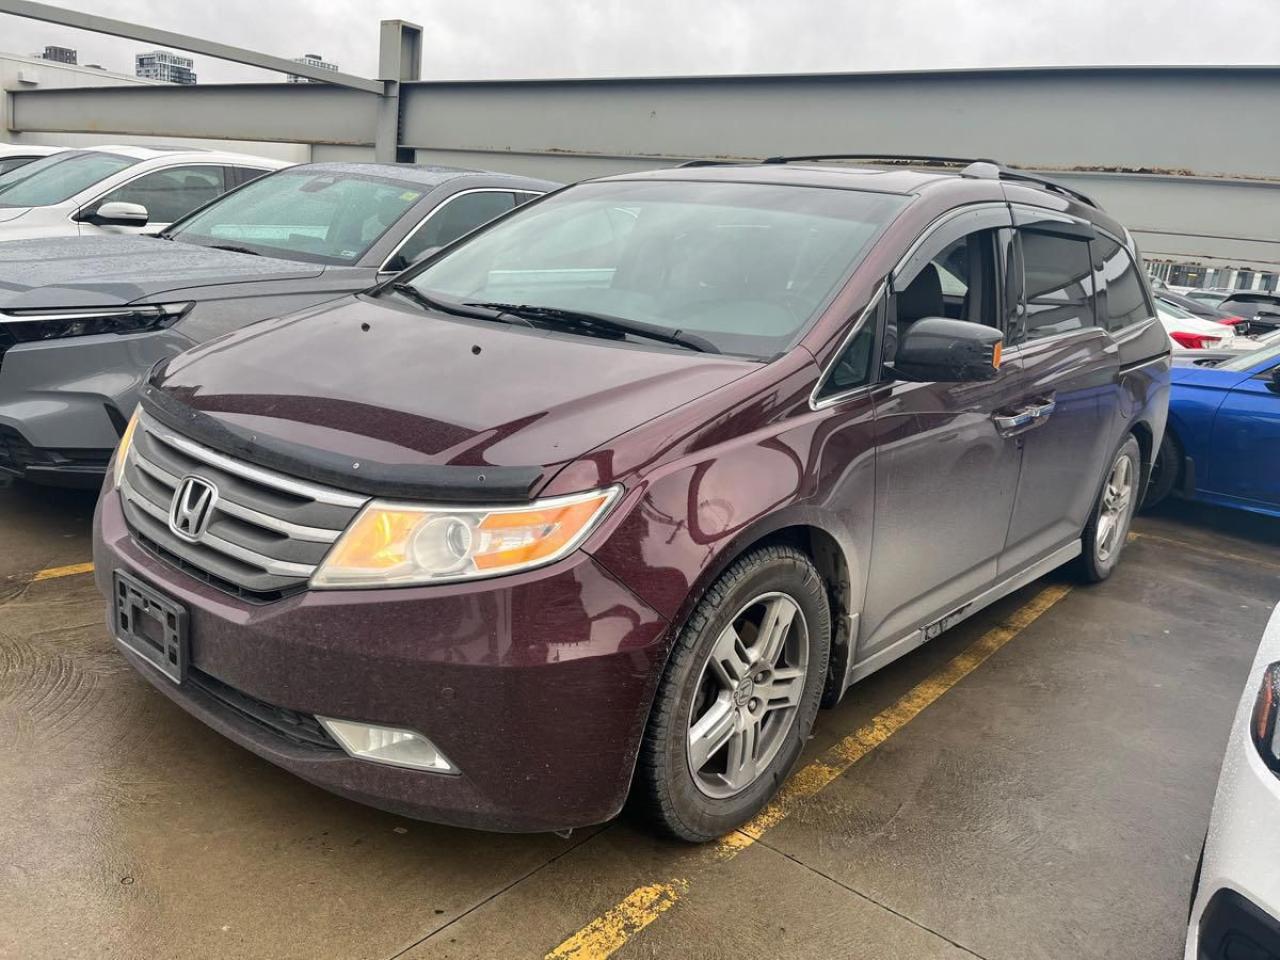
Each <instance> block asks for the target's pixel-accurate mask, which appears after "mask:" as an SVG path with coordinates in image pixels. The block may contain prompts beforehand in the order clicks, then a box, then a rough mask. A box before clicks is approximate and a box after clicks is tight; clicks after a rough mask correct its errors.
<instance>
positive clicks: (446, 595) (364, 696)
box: [94, 490, 668, 831]
mask: <svg viewBox="0 0 1280 960" xmlns="http://www.w3.org/2000/svg"><path fill="white" fill-rule="evenodd" d="M94 564H95V576H96V578H97V582H98V586H99V588H100V589H101V590H102V591H103V593H104V595H106V596H108V597H110V595H111V589H112V575H113V572H114V571H115V570H117V569H120V570H125V571H127V572H129V573H131V574H133V575H134V576H135V577H137V578H139V579H141V580H143V581H145V582H146V583H148V584H150V585H151V586H152V587H154V588H155V589H157V590H160V591H161V592H163V593H164V594H166V595H167V596H169V597H171V598H172V599H174V600H176V601H178V602H179V603H182V604H184V605H185V606H186V608H187V611H188V619H189V623H190V663H191V666H192V668H193V669H194V670H196V671H198V673H197V674H193V676H194V677H195V682H192V681H191V680H188V682H186V683H183V684H182V685H178V684H175V683H173V682H172V681H170V680H169V679H168V678H166V677H165V676H163V675H162V674H160V673H159V672H158V671H156V670H155V669H153V668H152V667H150V666H149V665H147V664H146V663H144V662H143V661H141V660H140V659H138V658H136V657H134V656H132V655H129V659H130V660H131V661H132V662H133V664H134V666H135V667H136V668H137V669H138V670H139V672H141V673H142V674H143V675H144V676H145V677H146V678H147V679H148V680H150V681H151V682H152V684H153V685H154V686H155V687H156V688H157V689H159V690H160V691H161V692H162V693H164V694H165V695H166V696H168V697H169V698H170V699H171V700H173V701H175V702H176V703H178V704H179V705H180V706H181V707H183V708H184V709H185V710H187V711H188V712H190V713H192V714H194V715H195V716H196V717H198V718H199V719H201V720H203V721H204V722H205V723H206V724H208V725H209V726H211V727H213V728H214V729H215V730H217V731H219V732H220V733H222V734H223V735H225V736H227V737H229V738H230V739H232V740H234V741H235V742H237V743H239V744H240V745H241V746H244V747H246V748H247V749H249V750H252V751H253V752H254V753H256V754H258V755H259V756H261V757H263V758H264V759H266V760H269V761H271V762H272V763H275V764H277V765H278V766H280V767H283V768H284V769H286V770H289V771H291V772H292V773H294V774H296V775H298V776H299V777H302V778H303V779H305V780H308V781H310V782H312V783H314V784H316V785H318V786H320V787H323V788H325V789H327V790H330V791H332V792H334V793H337V794H341V795H343V796H346V797H349V798H351V799H353V800H357V801H360V802H362V803H367V804H370V805H372V806H375V807H379V808H382V809H385V810H389V811H392V812H394V813H399V814H403V815H405V816H410V817H416V818H419V819H425V820H432V821H437V822H441V823H449V824H454V825H457V826H466V827H478V828H484V829H492V830H505V831H541V830H558V829H565V828H569V827H575V826H584V825H587V824H591V823H599V822H601V821H604V820H607V819H609V818H610V817H612V816H614V815H615V814H616V813H617V812H618V811H619V810H620V809H621V807H622V804H623V801H624V800H625V799H626V795H627V791H628V789H629V786H630V780H631V773H632V770H633V768H634V766H635V758H636V754H637V751H638V749H639V744H640V738H641V735H642V733H643V730H644V725H645V723H646V721H647V718H648V713H649V706H650V704H651V702H652V699H653V693H654V690H655V688H656V684H657V680H658V677H659V675H660V673H661V670H662V665H663V663H664V661H665V657H666V653H667V636H668V629H667V626H668V625H667V622H666V621H665V620H663V619H662V617H660V616H659V615H658V614H657V613H655V612H654V611H653V610H652V609H650V608H649V607H648V606H646V605H645V604H643V603H641V602H640V601H639V600H637V599H636V597H635V596H634V595H633V594H632V593H631V591H630V590H628V589H626V588H625V587H623V586H622V585H621V584H620V583H619V582H618V581H616V580H615V579H614V578H613V577H611V576H610V575H609V574H608V573H606V572H605V571H604V570H603V569H602V568H601V567H600V566H599V565H598V564H597V563H596V562H595V561H594V560H592V559H591V558H590V557H589V556H587V555H586V554H585V553H582V552H578V553H576V554H574V555H572V556H570V557H567V558H566V559H565V560H562V561H560V562H559V563H557V564H554V565H553V566H550V567H547V568H545V569H543V570H538V571H532V572H530V573H527V574H521V575H517V576H512V577H505V578H501V579H495V580H493V581H488V582H477V583H471V584H452V585H441V586H437V587H423V588H401V589H388V590H345V591H307V592H304V593H301V594H297V595H295V596H292V597H288V598H285V599H283V600H279V601H276V602H273V603H266V604H253V603H248V602H245V601H242V600H239V599H236V598H233V597H231V596H229V595H227V594H225V593H222V592H220V591H219V590H217V589H216V588H214V587H211V586H208V585H206V584H204V583H202V582H200V581H198V580H196V579H194V578H193V577H191V576H189V575H187V574H185V573H182V572H181V571H179V570H177V569H175V568H174V567H172V566H170V565H169V564H167V563H166V562H164V561H163V560H160V559H159V558H157V557H155V556H153V555H152V554H150V553H148V552H147V551H146V550H144V549H143V548H142V547H140V546H139V545H138V544H137V543H136V542H135V541H134V540H133V539H132V538H131V537H130V535H129V533H128V530H127V528H126V525H125V521H124V518H123V515H122V512H121V510H120V501H119V497H118V496H117V494H116V493H115V491H113V490H107V491H105V492H104V493H103V495H102V497H101V498H100V500H99V503H98V513H97V517H96V519H95V524H94ZM206 678H211V679H212V681H213V682H212V684H210V683H209V682H207V681H206ZM220 685H225V687H226V688H230V690H231V691H232V693H231V694H228V693H227V691H226V690H225V689H223V687H222V686H220ZM237 697H239V698H242V699H241V700H239V701H237ZM260 709H266V710H268V711H270V710H272V709H274V710H276V711H278V712H280V713H281V714H282V715H283V716H282V717H271V716H269V717H266V718H263V717H260V716H259V717H255V716H254V713H255V711H257V710H260ZM317 714H318V715H321V716H326V717H336V718H340V719H351V720H357V721H364V722H369V723H376V724H380V725H385V726H389V727H399V728H405V729H410V730H415V731H417V732H419V733H422V734H423V735H425V736H427V737H429V738H430V739H431V740H432V741H433V742H434V743H435V744H436V745H437V746H439V748H440V749H441V750H442V751H443V752H444V754H445V755H446V756H447V757H449V759H450V760H452V761H453V762H454V764H455V765H456V766H457V767H458V769H459V771H460V773H459V774H458V775H456V776H450V775H442V774H438V773H430V772H423V771H415V770H407V769H401V768H397V767H391V766H385V765H380V764H376V763H371V762H368V761H364V760H356V759H352V758H351V757H349V756H347V755H346V754H345V753H343V752H341V751H340V750H337V749H333V748H326V747H325V746H324V744H323V743H322V742H321V743H316V742H310V741H311V740H312V738H310V737H309V736H308V735H307V733H306V731H303V732H302V733H301V734H300V735H297V736H291V735H289V734H288V731H289V730H290V729H292V727H291V726H290V724H294V723H297V722H304V723H305V722H306V721H307V720H309V718H311V717H314V716H315V715H317Z"/></svg>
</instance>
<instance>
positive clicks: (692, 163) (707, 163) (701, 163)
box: [676, 159, 759, 170]
mask: <svg viewBox="0 0 1280 960" xmlns="http://www.w3.org/2000/svg"><path fill="white" fill-rule="evenodd" d="M758 162H759V161H757V160H714V159H699V160H686V161H685V162H684V163H678V164H676V169H678V170H682V169H684V168H685V167H732V166H737V165H739V164H744V163H758Z"/></svg>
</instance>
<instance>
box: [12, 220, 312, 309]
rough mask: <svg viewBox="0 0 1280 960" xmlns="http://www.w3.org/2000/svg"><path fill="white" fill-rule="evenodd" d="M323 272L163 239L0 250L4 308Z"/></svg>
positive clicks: (56, 241) (91, 240)
mask: <svg viewBox="0 0 1280 960" xmlns="http://www.w3.org/2000/svg"><path fill="white" fill-rule="evenodd" d="M3 239H4V231H3V229H0V240H3ZM323 269H324V268H323V266H322V265H320V264H310V263H299V262H297V261H294V260H280V259H276V258H275V257H256V256H253V255H251V254H247V253H234V252H232V251H230V250H214V249H212V248H210V247H202V246H199V245H197V244H194V243H183V242H181V241H177V240H172V241H170V240H160V239H158V238H156V237H137V236H129V237H124V236H121V237H63V238H50V239H45V240H12V241H7V242H5V243H4V244H3V245H0V308H5V307H8V308H19V307H79V306H86V307H92V306H106V305H114V304H121V303H132V302H134V301H136V300H140V299H146V298H151V297H154V296H156V295H158V294H162V293H164V292H165V291H167V290H183V291H190V290H191V288H193V287H203V286H215V285H222V284H228V283H237V282H257V281H262V280H293V279H305V278H307V277H314V276H317V275H319V274H320V273H321V272H323Z"/></svg>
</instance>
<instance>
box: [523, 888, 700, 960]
mask: <svg viewBox="0 0 1280 960" xmlns="http://www.w3.org/2000/svg"><path fill="white" fill-rule="evenodd" d="M687 886H688V884H687V883H686V882H685V881H683V880H672V881H670V882H668V883H651V884H649V885H648V886H645V887H637V888H636V889H634V890H632V891H631V892H630V893H629V894H627V896H626V897H625V898H624V899H623V900H622V901H621V902H620V903H618V905H617V906H616V907H614V908H613V909H612V910H609V911H608V912H607V913H603V914H601V915H600V916H598V917H596V918H595V919H594V920H592V921H591V922H590V923H589V924H587V925H586V926H585V927H583V928H582V929H581V930H579V931H578V932H577V933H575V934H574V935H573V936H572V937H570V938H569V939H568V940H566V941H565V942H564V943H562V944H560V946H558V947H556V948H555V949H554V950H552V951H551V952H550V953H548V954H547V956H546V960H596V958H597V957H607V956H609V955H611V954H612V953H614V952H615V951H616V950H617V949H618V948H619V947H621V946H622V945H623V944H624V943H626V942H627V940H629V939H630V938H631V937H632V935H634V934H637V933H639V932H640V931H641V930H643V929H644V928H645V927H647V926H648V925H649V924H651V923H653V921H655V920H657V919H658V917H660V916H662V914H663V913H665V912H666V911H667V910H670V909H671V907H673V906H674V905H675V902H676V901H677V900H679V899H680V894H682V893H683V892H684V890H685V888H686V887H687Z"/></svg>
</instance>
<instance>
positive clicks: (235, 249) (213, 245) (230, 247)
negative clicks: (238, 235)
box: [207, 243, 262, 257]
mask: <svg viewBox="0 0 1280 960" xmlns="http://www.w3.org/2000/svg"><path fill="white" fill-rule="evenodd" d="M207 246H208V247H209V248H210V249H213V250H230V251H231V252H232V253H247V254H249V256H251V257H260V256H262V254H261V253H259V252H258V251H257V250H250V249H249V248H248V247H237V246H236V245H235V244H233V243H210V244H207Z"/></svg>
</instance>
